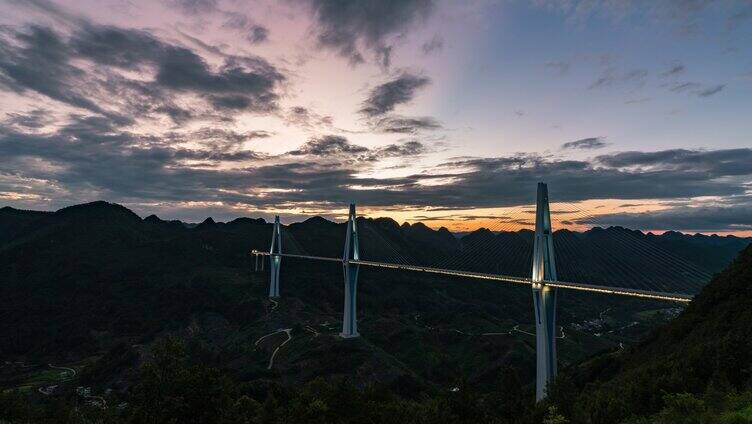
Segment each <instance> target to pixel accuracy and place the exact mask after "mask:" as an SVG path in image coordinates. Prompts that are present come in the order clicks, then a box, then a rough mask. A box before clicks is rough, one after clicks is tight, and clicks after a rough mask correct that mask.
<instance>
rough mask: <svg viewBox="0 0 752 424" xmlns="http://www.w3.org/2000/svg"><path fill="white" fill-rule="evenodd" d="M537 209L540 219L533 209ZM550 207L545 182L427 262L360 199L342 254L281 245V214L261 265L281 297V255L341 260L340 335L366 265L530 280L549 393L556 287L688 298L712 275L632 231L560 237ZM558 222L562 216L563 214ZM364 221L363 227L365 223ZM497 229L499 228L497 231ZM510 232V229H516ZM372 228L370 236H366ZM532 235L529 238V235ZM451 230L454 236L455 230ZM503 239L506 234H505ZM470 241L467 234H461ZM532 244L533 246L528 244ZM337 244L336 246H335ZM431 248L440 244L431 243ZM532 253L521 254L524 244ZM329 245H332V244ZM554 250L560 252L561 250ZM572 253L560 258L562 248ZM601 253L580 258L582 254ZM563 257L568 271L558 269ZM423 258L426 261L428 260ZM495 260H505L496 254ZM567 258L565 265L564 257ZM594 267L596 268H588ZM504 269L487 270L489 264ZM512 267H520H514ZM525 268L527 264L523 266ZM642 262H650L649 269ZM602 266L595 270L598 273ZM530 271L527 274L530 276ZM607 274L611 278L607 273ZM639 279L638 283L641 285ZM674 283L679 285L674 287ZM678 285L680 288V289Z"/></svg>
mask: <svg viewBox="0 0 752 424" xmlns="http://www.w3.org/2000/svg"><path fill="white" fill-rule="evenodd" d="M563 212H566V213H567V221H568V222H564V224H567V223H575V224H580V225H586V224H588V223H590V222H592V221H593V217H592V216H588V215H587V214H586V213H583V212H582V211H580V210H577V209H575V210H566V208H564V210H562V208H558V209H557V210H554V211H553V214H556V213H563ZM533 213H534V219H530V215H532V214H533ZM551 216H552V210H551V208H550V205H549V199H548V188H547V186H546V185H545V184H543V183H539V184H538V190H537V199H536V206H535V208H534V210H530V209H529V208H528V209H524V210H522V212H521V213H520V214H517V215H515V214H513V213H510V214H508V216H507V217H506V219H504V220H502V223H501V224H502V226H501V228H494V229H493V230H496V232H494V231H493V230H489V231H488V232H487V233H482V234H480V235H479V236H477V237H475V238H473V239H472V240H471V241H470V242H468V243H470V244H468V245H466V246H461V248H460V249H457V250H451V249H450V250H448V251H446V252H443V253H442V254H439V255H438V256H439V257H440V258H441V261H440V264H439V265H438V266H436V265H435V264H426V263H421V262H422V261H421V259H419V258H418V257H417V255H415V254H413V253H411V252H408V251H404V249H402V250H401V249H400V248H399V247H398V246H396V245H395V243H394V242H393V241H391V240H389V235H388V234H386V235H385V234H382V233H381V232H380V231H377V229H375V228H373V226H366V225H362V224H364V222H362V221H360V224H361V225H359V220H358V219H357V216H356V212H355V205H354V204H351V205H350V209H349V213H348V220H347V229H346V233H345V238H344V253H343V255H342V257H339V256H334V255H327V256H324V255H314V254H308V253H307V252H305V251H302V250H303V249H304V248H303V247H302V245H301V243H298V242H297V240H295V238H294V237H293V238H292V239H290V241H292V244H294V245H295V249H294V250H297V253H291V252H283V249H282V240H283V234H284V232H283V231H282V225H281V224H280V221H279V216H277V217H275V221H274V227H273V231H272V241H271V248H270V250H269V251H268V252H262V251H258V250H253V251H252V252H251V254H253V255H255V259H256V268H257V270H258V267H259V263H260V264H261V267H262V269H263V266H264V261H263V260H262V261H261V262H259V260H260V258H263V257H268V258H269V262H270V275H271V278H270V286H269V297H270V298H276V297H279V296H280V268H281V262H282V258H291V259H293V258H294V259H304V260H313V261H325V262H337V263H341V264H342V266H343V271H344V279H345V290H344V297H345V298H344V306H343V326H342V333H341V334H340V335H341V337H342V338H345V339H349V338H355V337H359V333H358V326H357V282H358V272H359V269H360V267H361V266H364V267H371V268H377V269H378V268H381V269H390V270H395V271H410V272H422V273H430V274H438V275H446V276H454V277H460V278H469V279H479V280H488V281H497V282H501V283H510V284H517V285H528V286H530V287H531V289H532V292H533V304H534V316H535V323H536V351H537V353H536V356H537V381H536V398H537V399H538V400H540V399H542V398H544V397H545V394H546V386H547V384H548V383H549V382H550V381H551V380H553V378H554V377H555V376H556V368H557V367H556V358H557V356H556V331H555V329H556V305H557V302H556V293H557V290H558V289H564V290H576V291H585V292H595V293H601V294H606V295H615V296H627V297H633V298H642V299H652V300H658V301H666V302H680V303H688V302H690V301H691V300H692V298H693V294H694V293H695V292H697V291H698V290H699V287H700V286H701V284H704V283H705V282H707V281H708V280H709V278H710V275H709V274H708V273H707V272H706V271H703V270H701V269H698V268H697V267H696V266H694V265H693V264H691V263H689V262H688V261H686V260H684V259H682V258H679V257H676V256H675V255H672V254H670V253H669V252H667V251H666V250H664V249H661V248H660V247H658V246H655V245H651V244H649V243H646V242H645V241H644V240H642V239H641V238H639V237H637V236H636V235H635V234H633V233H631V232H629V231H628V230H624V229H621V230H611V231H607V230H602V231H603V232H604V234H600V233H597V232H596V233H595V235H594V236H593V241H592V242H591V243H589V244H587V245H585V244H583V243H580V242H579V240H578V238H577V237H576V236H573V234H574V233H572V232H568V231H566V230H564V231H563V232H561V231H560V232H557V233H556V235H557V237H556V238H555V237H554V234H555V233H554V232H553V229H552V220H551ZM559 222H563V221H562V220H559ZM520 224H534V228H535V230H534V231H530V232H529V234H528V233H521V232H518V233H509V232H505V231H508V229H509V228H511V227H515V226H517V228H519V225H520ZM359 227H362V228H359ZM494 234H496V235H494ZM510 234H512V235H510ZM364 235H366V237H363V236H364ZM528 236H529V238H530V239H531V240H528V239H527V237H528ZM452 237H453V236H452ZM499 238H502V239H503V240H502V241H499ZM363 239H367V240H368V241H369V243H372V244H374V245H378V246H379V247H380V248H381V249H380V252H381V253H380V257H373V258H371V257H368V258H364V257H362V256H361V247H363V248H365V249H364V250H368V248H367V245H363V246H361V244H360V243H361V240H363ZM463 240H464V239H463ZM526 246H527V248H526ZM329 247H331V246H329ZM425 248H426V249H437V248H438V247H437V246H431V243H430V241H428V242H427V246H426V247H425ZM526 249H527V250H528V251H529V252H527V253H520V252H521V251H523V250H526ZM615 249H621V250H622V251H625V250H626V251H630V252H635V253H636V254H639V255H642V256H640V261H639V265H635V264H634V263H632V264H630V263H628V261H624V260H620V259H619V258H618V257H617V255H614V254H613V251H614V250H615ZM329 251H331V250H329ZM555 251H556V252H557V255H555ZM561 253H563V255H562V256H563V257H564V258H566V259H567V260H565V261H561V260H560V259H561V258H560V257H559V256H558V255H559V254H561ZM374 256H376V255H374ZM583 256H585V257H587V258H588V259H591V258H600V260H595V261H592V260H591V261H589V262H587V263H582V264H580V263H579V262H580V261H579V260H578V258H582V257H583ZM478 258H486V259H485V261H486V263H473V260H477V259H478ZM495 258H504V259H505V261H506V262H504V263H505V266H508V267H509V272H503V271H504V269H502V268H501V267H497V266H495V264H493V263H492V262H494V261H495ZM557 261H559V269H561V270H562V271H563V273H562V275H566V276H567V277H569V278H571V279H567V278H559V274H558V273H557V270H558V269H557ZM423 262H424V261H423ZM496 262H502V261H501V260H496ZM562 262H563V264H562ZM590 267H592V268H596V269H595V270H590V269H583V268H590ZM489 268H490V269H492V270H493V271H499V272H487V271H488V269H489ZM512 268H514V272H512ZM523 268H526V269H527V271H522V269H523ZM643 268H651V272H650V273H649V275H648V274H647V273H646V272H645V270H644V269H643ZM594 271H597V272H594ZM525 274H526V275H525ZM604 276H605V277H604ZM612 277H613V278H614V279H615V280H618V279H619V278H621V280H620V281H622V282H625V280H628V281H631V283H632V284H618V283H615V282H612V281H609V280H610V279H611V278H612ZM635 282H636V283H637V284H635ZM671 289H674V290H671ZM676 289H678V290H676Z"/></svg>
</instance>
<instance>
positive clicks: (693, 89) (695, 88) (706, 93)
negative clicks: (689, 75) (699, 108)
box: [669, 81, 726, 97]
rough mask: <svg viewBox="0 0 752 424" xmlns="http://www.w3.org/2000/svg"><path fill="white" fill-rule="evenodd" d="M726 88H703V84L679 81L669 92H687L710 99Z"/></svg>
mask: <svg viewBox="0 0 752 424" xmlns="http://www.w3.org/2000/svg"><path fill="white" fill-rule="evenodd" d="M724 88H726V84H717V85H710V86H703V85H702V84H700V83H697V82H691V81H685V82H681V81H679V82H675V83H673V84H671V86H670V87H669V91H671V92H673V93H684V92H687V93H690V94H693V95H695V96H698V97H710V96H713V95H715V94H718V93H720V92H721V91H722V90H723V89H724Z"/></svg>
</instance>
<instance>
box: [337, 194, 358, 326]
mask: <svg viewBox="0 0 752 424" xmlns="http://www.w3.org/2000/svg"><path fill="white" fill-rule="evenodd" d="M358 259H360V249H359V248H358V222H357V219H356V215H355V204H354V203H351V204H350V213H349V214H348V217H347V235H346V236H345V253H344V255H343V256H342V266H343V268H344V271H345V311H344V318H343V320H342V333H341V334H340V336H342V338H344V339H351V338H355V337H360V334H358V318H357V309H356V306H357V305H356V300H357V293H358V269H359V268H360V265H358V264H351V263H350V261H351V260H355V261H357V260H358Z"/></svg>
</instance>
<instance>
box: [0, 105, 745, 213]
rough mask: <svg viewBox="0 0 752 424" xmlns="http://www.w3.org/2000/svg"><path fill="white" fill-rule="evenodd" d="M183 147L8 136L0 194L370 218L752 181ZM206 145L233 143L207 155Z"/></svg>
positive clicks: (735, 161)
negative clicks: (381, 168) (380, 212)
mask: <svg viewBox="0 0 752 424" xmlns="http://www.w3.org/2000/svg"><path fill="white" fill-rule="evenodd" d="M199 133H201V131H199ZM176 137H177V136H176ZM184 137H185V140H192V141H194V142H195V141H199V145H201V146H202V147H201V148H190V149H188V148H177V147H171V146H174V145H176V142H177V141H179V140H177V139H175V138H170V139H168V140H164V139H160V138H144V137H142V136H137V135H134V134H130V133H128V132H123V131H120V130H118V124H117V122H114V121H112V120H110V119H108V118H106V117H89V116H76V117H73V119H72V120H71V121H70V122H69V123H68V124H67V125H65V126H64V127H62V128H60V129H58V130H55V131H54V132H51V133H48V134H42V135H39V134H31V133H24V132H21V131H18V130H14V129H13V128H10V127H0V156H2V157H3V161H0V176H2V177H1V178H0V191H10V190H17V189H18V187H19V186H20V185H21V182H20V181H26V184H28V181H40V183H39V184H40V187H41V186H44V187H45V190H47V191H52V192H45V196H47V197H49V198H52V199H54V200H55V201H56V202H60V203H62V204H65V203H80V202H81V201H85V200H95V199H101V198H106V199H110V200H114V201H121V202H122V201H138V202H146V203H148V202H162V203H179V202H222V203H223V204H225V205H228V206H227V207H234V206H237V205H241V206H242V205H252V206H255V207H285V205H294V204H299V203H301V202H306V203H311V204H317V205H319V207H320V208H324V209H326V208H328V207H333V206H334V205H337V206H338V205H339V204H341V203H346V202H349V201H353V200H354V201H356V202H358V203H359V204H363V205H367V206H374V207H432V208H439V207H440V208H444V209H446V210H451V209H457V208H472V207H494V206H511V205H521V204H529V203H531V202H533V201H534V195H535V189H534V188H535V183H536V182H537V181H546V182H548V183H550V186H549V188H550V190H551V196H552V198H553V199H556V201H559V202H572V201H579V200H585V199H612V198H620V199H643V198H655V199H669V200H670V199H684V198H690V197H696V196H727V197H728V196H743V195H744V193H745V191H746V190H747V189H748V187H747V186H746V185H745V184H747V182H748V181H749V178H750V177H751V176H752V149H734V150H711V151H701V150H668V151H661V152H623V153H616V154H611V155H602V156H599V157H597V158H596V159H595V160H593V161H571V160H555V159H551V158H546V157H541V156H536V155H517V156H509V157H498V158H485V159H477V158H465V159H457V160H454V161H451V162H449V163H447V164H445V165H443V166H440V167H436V168H434V169H432V170H431V172H427V173H419V174H413V175H407V176H403V177H393V178H375V177H362V176H361V175H362V174H363V171H364V170H369V169H373V168H372V165H373V164H376V163H378V162H377V160H378V159H380V158H386V157H400V158H411V157H415V156H417V155H420V154H422V153H424V152H426V151H427V148H426V146H424V145H423V144H422V143H420V142H416V141H411V142H407V143H398V144H394V145H389V146H384V147H381V148H374V149H369V148H367V147H365V146H359V145H353V144H350V143H349V142H348V141H347V140H346V139H345V138H343V137H339V136H336V135H331V136H323V137H317V138H314V139H311V140H309V142H308V143H306V144H304V145H303V146H301V148H299V149H297V150H296V151H293V152H290V153H288V154H285V155H282V156H279V157H274V158H270V157H267V156H265V155H261V154H258V153H256V152H253V151H250V150H247V149H243V147H242V142H241V141H242V140H248V139H251V140H253V137H255V135H251V134H232V133H228V134H225V135H222V134H219V133H215V132H214V131H213V130H207V131H206V132H205V133H204V134H203V135H202V134H194V135H191V134H185V135H184ZM201 137H205V138H206V139H209V140H216V139H220V140H221V139H223V138H229V139H231V142H228V143H222V142H219V143H216V144H215V143H214V142H213V141H209V142H206V143H204V142H202V141H201ZM348 158H350V160H348ZM270 159H271V160H270ZM220 163H223V164H224V166H221V167H219V166H217V165H218V164H220ZM32 164H33V166H32ZM19 179H21V180H19ZM438 181H442V183H440V184H436V182H438ZM353 187H359V188H362V189H354V188H353ZM40 190H41V189H40ZM40 192H41V191H40ZM197 213H201V212H197Z"/></svg>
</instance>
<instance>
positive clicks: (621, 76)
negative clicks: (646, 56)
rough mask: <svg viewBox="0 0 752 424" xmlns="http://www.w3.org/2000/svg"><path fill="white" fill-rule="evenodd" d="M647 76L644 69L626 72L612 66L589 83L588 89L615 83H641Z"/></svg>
mask: <svg viewBox="0 0 752 424" xmlns="http://www.w3.org/2000/svg"><path fill="white" fill-rule="evenodd" d="M647 76H648V71H647V70H645V69H632V70H631V71H627V72H620V71H618V70H617V69H616V68H614V67H608V68H606V69H604V70H603V71H602V72H601V74H600V75H599V76H598V78H597V79H596V80H595V81H593V82H592V83H591V84H590V87H589V88H590V89H594V88H603V87H608V86H612V85H616V84H623V83H635V84H638V85H641V84H643V83H644V81H645V78H646V77H647Z"/></svg>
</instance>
